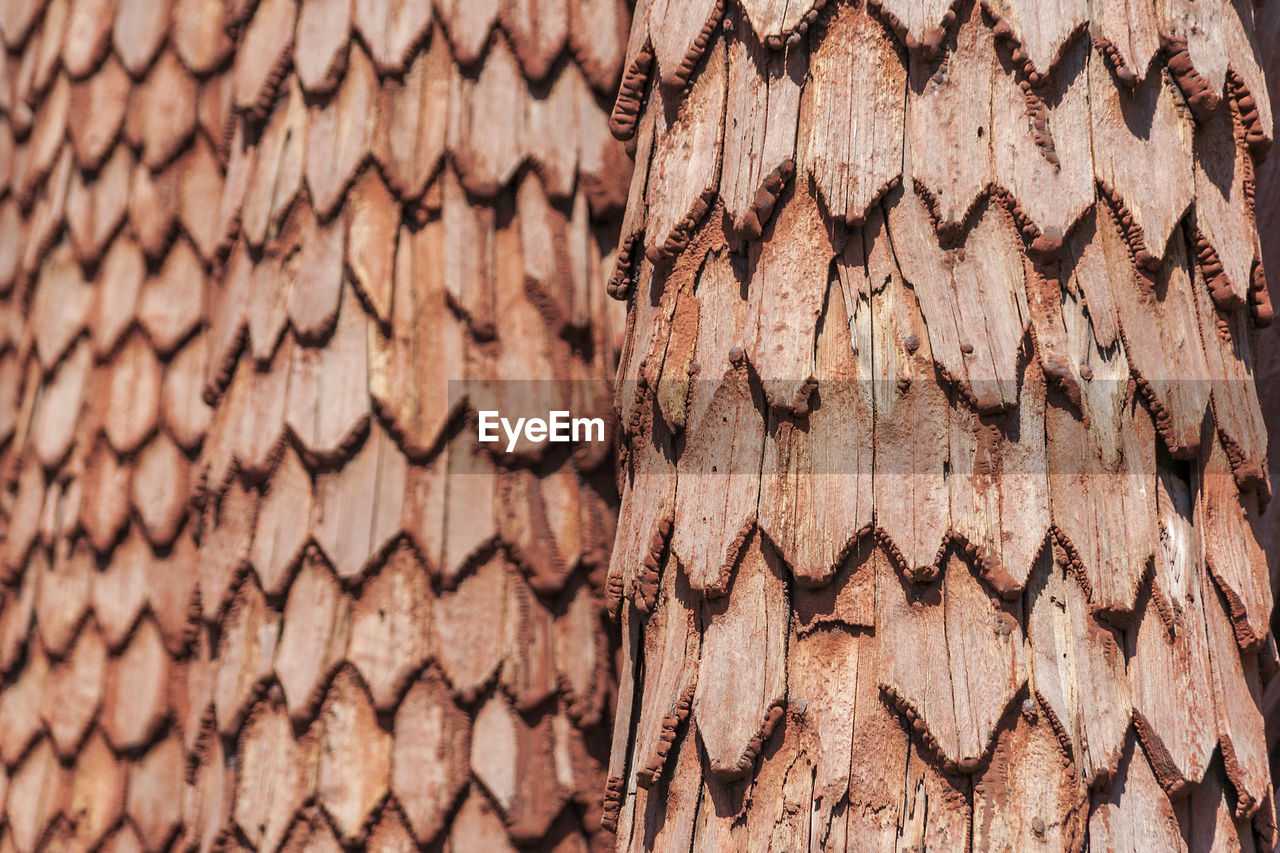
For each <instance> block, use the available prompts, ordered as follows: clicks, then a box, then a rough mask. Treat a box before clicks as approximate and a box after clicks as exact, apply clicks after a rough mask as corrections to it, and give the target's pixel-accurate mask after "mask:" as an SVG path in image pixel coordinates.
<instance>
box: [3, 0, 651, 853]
mask: <svg viewBox="0 0 1280 853" xmlns="http://www.w3.org/2000/svg"><path fill="white" fill-rule="evenodd" d="M629 20H630V16H629V12H628V9H627V4H626V3H624V2H621V0H572V2H561V3H526V2H514V0H513V2H504V3H496V2H491V3H475V2H471V0H465V2H453V3H446V2H440V3H436V4H434V6H433V4H431V3H420V2H391V3H384V2H370V0H301V2H298V0H248V2H245V0H161V2H152V0H90V2H79V0H75V2H68V0H48V2H39V0H33V2H28V0H16V2H12V3H9V2H5V3H3V4H0V42H2V44H3V47H2V48H0V442H2V444H0V480H2V481H3V489H2V490H0V493H2V496H0V519H2V521H0V529H3V532H4V543H3V546H2V548H0V553H2V555H3V559H2V560H0V638H2V639H0V803H2V804H3V806H2V807H0V849H3V850H18V851H31V850H37V849H47V850H83V851H88V850H98V849H104V850H106V849H111V850H146V851H159V850H177V849H181V850H213V849H224V850H232V849H253V850H264V851H266V850H270V851H276V850H278V849H288V850H303V849H306V850H321V849H330V850H337V849H340V847H341V846H342V845H345V846H347V847H349V848H355V847H362V846H367V847H368V848H369V849H378V850H407V849H416V848H417V847H418V845H424V846H434V847H435V848H436V849H439V848H440V847H443V848H445V849H453V850H460V851H461V850H468V851H469V850H478V849H484V850H497V849H502V848H503V847H507V848H510V847H513V846H514V845H517V844H522V845H526V846H530V845H531V846H535V847H542V848H547V849H551V848H554V849H557V850H588V849H591V850H603V849H608V848H609V847H610V846H611V845H612V840H613V839H612V836H611V835H610V834H609V833H607V832H606V831H604V830H603V829H602V828H601V805H600V800H601V792H602V791H603V787H604V781H605V772H604V767H605V762H606V761H607V749H608V742H607V741H608V722H609V715H610V713H611V708H612V704H613V698H614V693H615V690H614V684H615V682H614V676H613V655H612V650H613V648H615V645H613V644H611V642H610V640H609V635H608V634H607V630H606V620H605V619H604V618H603V609H602V599H603V594H604V588H603V582H604V579H605V569H606V566H607V563H608V554H609V548H610V545H611V540H612V537H613V530H614V522H613V518H614V516H615V514H616V498H615V497H614V495H615V489H614V487H613V483H612V479H613V478H612V473H611V471H610V469H609V465H610V462H609V460H610V459H611V456H610V451H609V449H608V447H607V446H605V447H590V448H587V447H584V448H581V449H580V450H579V451H577V452H571V451H568V450H565V449H563V448H562V447H560V446H555V445H553V446H552V447H553V448H554V449H555V450H554V452H549V451H546V450H539V449H538V448H536V447H526V448H522V449H523V450H525V451H530V452H528V453H526V454H525V455H523V456H521V457H520V458H513V457H508V456H506V455H505V454H502V453H499V454H498V455H497V457H496V458H494V457H490V456H489V455H488V454H487V453H485V452H483V451H482V452H480V453H479V454H478V455H475V456H473V455H472V454H473V449H474V448H475V440H474V435H475V433H474V430H475V425H474V411H475V410H476V408H477V407H479V406H480V405H482V404H484V403H485V402H486V400H485V395H484V394H481V393H479V391H477V392H476V394H475V396H474V397H471V398H467V397H463V398H461V399H460V398H459V395H458V393H457V392H456V390H455V391H454V392H452V393H451V389H450V386H449V381H450V380H461V379H467V378H470V379H475V380H478V382H477V384H476V385H475V386H474V387H475V388H477V389H481V388H487V389H488V391H487V393H488V394H489V395H490V396H491V397H492V396H493V395H499V397H500V396H501V395H502V394H504V393H505V394H510V393H511V392H510V390H504V387H506V386H503V385H502V384H501V381H505V380H511V381H512V383H511V384H512V385H517V384H520V383H519V380H523V379H544V380H550V379H558V380H560V381H561V382H562V383H566V384H565V385H564V388H563V389H562V393H563V394H564V395H568V394H573V395H575V396H574V398H573V405H572V408H573V409H574V410H575V411H574V414H575V415H579V416H581V415H588V414H590V415H601V416H604V417H606V418H608V417H609V413H608V407H609V406H608V399H607V391H606V390H600V389H596V390H584V389H583V388H582V387H577V386H574V387H572V390H571V391H569V390H564V389H568V388H569V387H570V386H569V385H568V384H567V383H568V382H569V380H578V379H582V380H592V381H595V382H601V383H603V382H604V381H607V380H608V379H609V377H610V376H611V372H612V369H613V366H614V363H615V361H614V359H615V355H614V354H615V353H616V348H617V345H618V339H619V335H620V332H621V322H622V319H623V316H622V310H621V308H620V307H619V306H617V305H616V304H614V303H611V302H609V301H608V300H607V298H606V296H605V294H604V292H603V290H602V289H601V288H600V287H599V286H598V284H597V283H598V282H599V281H600V280H601V279H602V277H603V273H604V271H605V270H607V269H608V268H609V267H610V266H611V264H612V254H613V247H614V242H615V235H616V232H617V227H618V222H619V219H620V214H621V212H622V202H623V201H624V200H625V197H626V188H627V186H628V181H629V174H630V173H629V164H628V162H627V160H626V155H625V153H624V151H623V146H622V145H621V144H620V143H618V142H617V141H615V140H613V139H612V138H611V137H610V136H609V133H608V129H607V124H608V107H609V103H610V100H611V98H612V96H613V93H614V91H615V90H616V87H617V84H618V80H619V79H620V76H621V66H622V59H623V52H624V50H625V43H626V35H627V26H628V24H629ZM559 407H560V408H569V406H559ZM466 471H471V472H474V473H463V472H466ZM453 472H457V473H453Z"/></svg>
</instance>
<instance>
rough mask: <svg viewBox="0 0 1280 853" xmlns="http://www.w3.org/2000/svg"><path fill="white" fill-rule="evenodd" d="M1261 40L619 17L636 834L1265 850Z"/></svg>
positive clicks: (888, 19) (1017, 4)
mask: <svg viewBox="0 0 1280 853" xmlns="http://www.w3.org/2000/svg"><path fill="white" fill-rule="evenodd" d="M1257 43H1258V37H1257V34H1256V33H1255V32H1254V9H1253V6H1252V4H1251V3H1249V2H1248V0H1243V2H1235V3H1232V2H1227V0H1213V2H1208V3H1205V2H1197V3H1190V2H1182V0H1159V2H1154V3H1153V2H1142V0H1135V2H1127V3H1097V4H1094V3H1086V2H1084V0H1060V2H1052V3H1039V2H1035V3H1033V2H1022V1H1021V0H981V2H977V3H975V2H959V3H953V2H948V0H938V2H906V0H878V1H877V0H868V2H865V3H863V2H836V0H832V2H829V3H823V2H821V0H819V2H798V3H797V2H771V0H699V2H687V3H666V2H661V0H658V2H651V3H642V4H639V5H638V7H637V10H636V13H635V24H634V26H633V28H632V30H631V38H630V45H629V48H628V58H627V60H626V64H625V67H624V71H623V83H622V86H621V91H620V95H619V98H618V101H617V104H616V106H615V110H614V114H613V120H612V126H613V129H614V131H615V133H617V134H618V135H619V136H620V137H623V138H629V139H631V140H632V143H631V144H633V145H634V146H635V150H636V152H637V159H636V163H637V168H636V172H635V176H634V179H633V183H632V187H631V194H630V198H629V200H628V205H627V214H626V220H625V223H624V226H623V234H622V250H621V251H620V252H619V257H618V266H617V268H616V270H615V273H614V275H613V277H612V279H611V282H610V289H611V292H612V293H613V294H614V295H615V296H617V297H619V298H621V299H625V300H627V301H628V305H629V310H630V317H629V325H628V329H629V334H628V338H627V341H626V344H625V345H624V351H623V361H622V368H621V374H620V382H619V386H618V396H617V400H618V405H619V407H620V411H621V418H622V422H623V424H624V427H625V428H626V430H627V435H626V436H625V438H624V442H623V444H624V447H623V453H624V466H625V474H624V487H623V502H622V508H621V519H620V522H619V530H620V531H621V535H620V537H619V541H618V544H617V547H616V548H615V550H614V558H613V565H612V567H611V570H610V575H609V592H610V596H611V598H610V601H611V605H610V606H611V608H612V610H613V612H614V613H615V614H617V615H618V617H619V618H620V622H621V625H622V630H623V638H624V640H623V642H624V647H623V651H624V658H623V665H622V670H621V672H620V680H621V687H620V698H619V714H618V718H617V727H616V729H615V736H614V745H613V751H612V756H611V768H610V774H609V775H610V780H609V797H610V804H609V810H608V817H609V819H610V821H611V822H612V821H616V823H617V827H618V833H619V844H620V846H621V847H622V848H625V849H635V850H639V849H649V848H657V849H672V850H674V849H681V850H683V849H690V850H703V849H751V850H767V849H776V850H793V849H824V850H827V849H830V850H844V849H850V850H852V849H864V848H869V849H889V848H892V847H895V846H897V847H899V848H902V847H905V848H907V849H941V850H959V849H967V848H969V847H972V849H975V850H987V849H1012V850H1038V849H1046V850H1058V849H1077V850H1078V849H1082V848H1083V847H1084V846H1086V845H1087V846H1088V848H1089V849H1093V850H1104V849H1105V850H1110V849H1123V850H1129V849H1132V850H1155V849H1160V850H1175V849H1187V848H1190V849H1194V850H1208V849H1214V850H1217V849H1246V850H1248V849H1256V845H1262V846H1265V847H1266V849H1270V847H1271V846H1273V845H1274V841H1275V819H1274V818H1275V815H1274V805H1273V798H1272V782H1271V773H1270V770H1269V767H1268V757H1267V756H1268V749H1267V744H1268V738H1267V736H1266V735H1265V734H1264V723H1263V716H1262V713H1261V707H1260V705H1261V701H1262V696H1263V686H1264V685H1268V686H1269V685H1274V684H1275V683H1276V679H1275V678H1274V674H1275V671H1276V656H1275V652H1274V643H1273V641H1272V639H1271V637H1270V634H1269V631H1270V623H1271V616H1272V592H1271V584H1270V578H1269V575H1268V570H1267V564H1266V560H1265V557H1264V554H1263V552H1262V550H1261V548H1260V547H1259V531H1258V527H1257V525H1258V518H1259V512H1260V509H1261V507H1262V506H1264V505H1265V504H1266V503H1267V501H1268V499H1269V498H1270V497H1271V495H1270V487H1269V472H1268V467H1267V445H1266V431H1265V428H1264V424H1263V419H1262V412H1261V409H1260V406H1259V403H1258V398H1257V395H1256V393H1255V388H1254V376H1253V369H1254V361H1255V347H1256V344H1257V340H1258V329H1259V328H1260V327H1262V326H1265V325H1266V324H1268V323H1270V322H1271V319H1272V307H1271V302H1270V298H1269V296H1268V294H1267V290H1266V283H1265V276H1264V274H1263V272H1262V267H1261V265H1260V262H1259V259H1260V253H1259V242H1258V236H1257V229H1256V227H1255V222H1254V192H1255V169H1256V167H1257V164H1258V163H1259V162H1260V160H1261V158H1262V156H1263V155H1264V154H1265V152H1266V150H1267V149H1268V147H1269V146H1270V143H1271V129H1272V124H1271V111H1270V105H1269V101H1268V99H1267V93H1266V88H1265V84H1264V80H1263V73H1262V70H1261V68H1260V65H1259V59H1258V56H1257ZM1275 692H1276V689H1275V688H1274V687H1273V688H1272V689H1271V691H1270V693H1269V694H1268V695H1273V694H1275ZM1272 704H1274V701H1273V702H1272ZM1273 718H1274V717H1273ZM1270 734H1271V739H1272V740H1274V737H1275V732H1274V731H1272V732H1270ZM913 845H914V846H913Z"/></svg>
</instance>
